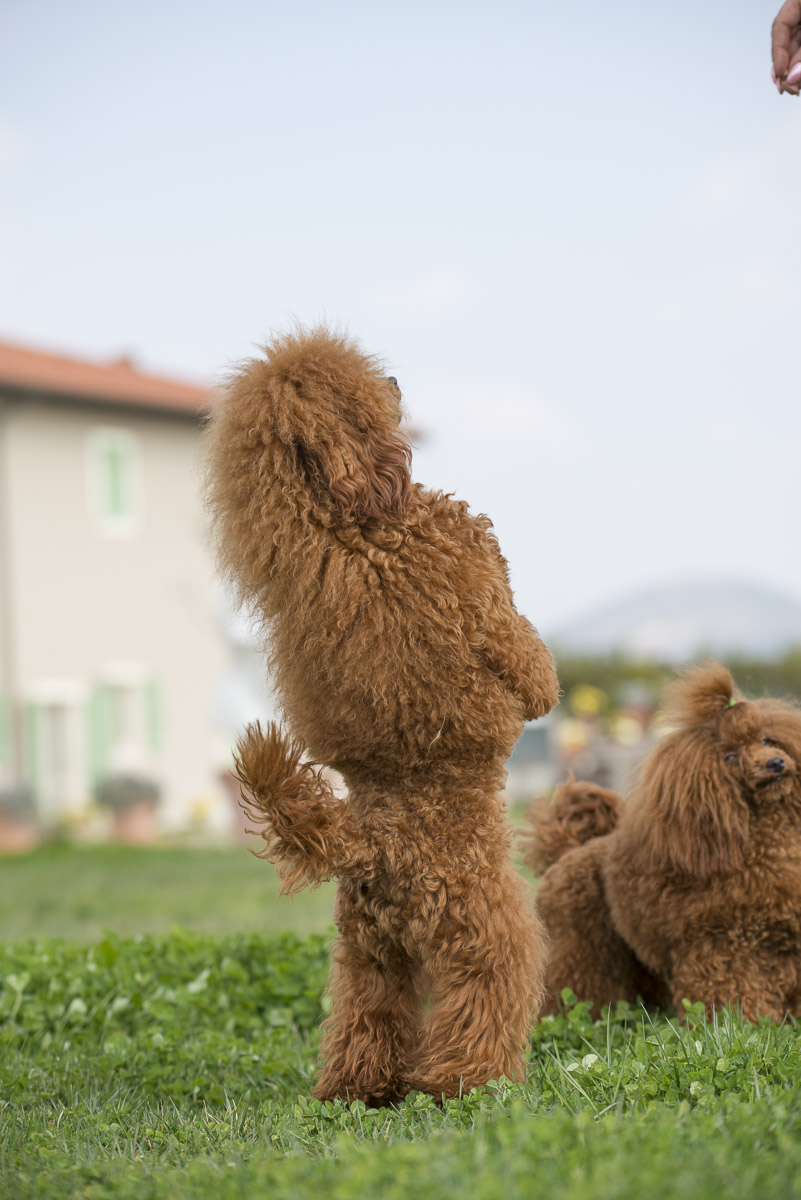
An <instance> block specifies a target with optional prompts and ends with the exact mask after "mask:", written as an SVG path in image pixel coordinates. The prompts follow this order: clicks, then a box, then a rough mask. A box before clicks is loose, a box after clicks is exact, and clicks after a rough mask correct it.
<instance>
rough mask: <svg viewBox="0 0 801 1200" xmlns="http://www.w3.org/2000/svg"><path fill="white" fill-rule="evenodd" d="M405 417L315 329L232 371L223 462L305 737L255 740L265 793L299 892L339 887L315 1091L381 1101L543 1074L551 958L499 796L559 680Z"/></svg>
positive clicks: (479, 534)
mask: <svg viewBox="0 0 801 1200" xmlns="http://www.w3.org/2000/svg"><path fill="white" fill-rule="evenodd" d="M400 419H401V408H400V392H399V390H398V387H397V383H396V381H395V380H394V379H393V378H392V377H387V376H386V375H385V373H384V371H383V369H382V366H381V364H380V363H379V362H378V361H377V360H376V359H375V358H373V357H370V356H368V355H366V354H364V353H363V352H362V351H361V350H360V349H359V348H358V346H356V345H355V344H354V343H353V342H351V341H350V340H348V339H346V338H344V337H340V336H336V335H334V334H331V333H329V332H327V331H326V330H324V329H317V330H313V331H311V332H297V333H294V334H291V335H288V336H285V337H279V338H276V339H275V340H274V341H273V342H272V344H271V345H269V346H268V347H266V350H265V357H264V358H263V359H255V360H253V361H251V362H249V363H248V364H246V365H245V366H244V367H243V368H242V370H241V371H240V372H239V373H238V374H236V375H235V376H234V377H233V379H232V380H231V383H230V386H229V387H228V389H227V392H226V394H225V395H224V397H223V398H222V399H221V400H220V402H219V404H218V406H217V408H216V410H215V413H214V417H213V420H212V424H211V429H210V444H209V460H208V461H209V501H210V506H211V511H212V514H213V517H214V521H215V527H216V532H217V538H218V544H219V553H220V559H221V563H222V566H223V568H224V570H225V572H226V574H227V576H228V578H229V579H230V580H231V581H232V582H233V583H234V584H235V586H236V588H237V591H238V594H239V596H240V598H241V599H242V600H244V601H246V602H248V603H249V604H250V605H252V606H253V608H254V609H255V611H256V613H257V614H258V616H259V617H260V618H261V620H262V622H263V625H264V628H265V632H266V633H268V634H269V646H270V662H271V666H272V669H273V674H274V678H275V682H276V685H277V688H278V692H279V695H280V697H281V702H282V708H283V711H284V714H285V718H286V721H287V723H288V727H289V729H290V730H291V736H290V735H289V734H287V733H285V732H284V731H283V730H281V729H278V728H277V727H275V726H270V727H269V728H268V729H267V730H265V731H263V730H262V729H261V728H260V727H259V726H258V725H256V726H251V727H250V729H249V730H248V731H247V733H246V735H245V736H244V737H243V738H242V739H241V740H240V743H239V746H238V758H237V771H238V776H239V779H240V782H241V784H242V787H243V795H244V797H245V799H246V802H247V805H248V808H249V812H250V815H251V818H252V819H254V820H259V821H261V822H262V824H263V830H262V837H263V838H264V841H265V848H264V852H263V856H264V857H266V858H269V859H271V860H275V862H276V863H277V866H278V870H279V872H280V873H281V875H282V877H283V889H284V891H287V892H289V891H293V890H296V889H298V888H300V887H302V886H304V885H305V884H307V883H311V884H315V883H319V882H320V881H321V880H324V879H330V878H332V877H334V876H336V878H337V880H338V888H337V901H336V914H335V916H336V923H337V926H338V929H339V938H338V941H337V943H336V945H335V947H334V952H333V966H332V976H331V981H330V988H331V994H332V1011H331V1015H330V1016H329V1018H328V1019H327V1021H326V1023H325V1026H324V1035H323V1048H322V1053H321V1072H320V1075H319V1078H318V1081H317V1084H316V1087H315V1089H314V1094H315V1095H316V1096H318V1097H321V1098H329V1097H334V1096H341V1097H349V1098H351V1099H357V1098H358V1099H361V1100H365V1101H367V1102H370V1103H377V1104H382V1103H390V1102H392V1101H396V1100H398V1099H400V1098H402V1097H403V1096H404V1095H406V1093H407V1092H409V1091H410V1090H412V1089H415V1088H416V1089H419V1090H421V1091H426V1092H432V1093H434V1094H435V1095H436V1096H438V1097H439V1096H441V1095H444V1096H454V1095H457V1094H459V1092H461V1091H467V1090H468V1089H470V1088H471V1087H474V1086H476V1085H479V1084H483V1083H485V1082H486V1081H487V1080H489V1079H492V1078H497V1077H498V1076H500V1075H506V1076H507V1077H509V1078H512V1079H519V1078H520V1077H521V1072H522V1060H523V1052H524V1049H525V1047H526V1045H527V1040H528V1031H529V1027H530V1023H531V1020H532V1017H533V1015H534V1013H535V1011H536V1009H537V1007H538V1004H539V1001H540V998H541V987H542V974H543V959H544V951H543V940H542V934H541V931H540V926H539V923H538V921H537V918H536V917H535V915H534V913H533V911H532V910H531V908H530V906H529V904H528V903H527V896H526V891H525V888H524V885H523V883H522V881H521V880H520V879H519V877H518V876H517V874H516V873H515V871H514V870H513V867H512V865H511V861H510V855H511V836H510V830H509V827H508V822H507V819H506V815H505V811H504V806H503V802H502V800H501V798H500V796H499V789H500V788H501V787H502V783H503V769H504V763H505V761H506V759H507V757H508V755H509V753H510V752H511V749H512V747H513V745H514V743H515V742H516V741H517V739H518V737H519V735H520V733H521V731H522V728H523V722H524V721H525V720H531V719H533V718H535V717H538V716H541V715H543V714H544V713H546V712H548V710H549V709H550V708H551V707H552V706H553V705H554V704H555V703H556V700H557V695H558V688H557V680H556V674H555V670H554V665H553V661H552V659H551V656H550V654H549V653H548V650H547V649H546V647H545V646H544V645H543V643H542V641H541V640H540V639H539V637H538V636H537V634H536V631H535V630H534V629H533V628H532V626H531V625H530V624H529V622H528V621H527V620H526V619H525V618H524V617H522V616H520V615H519V613H518V612H517V610H516V609H515V606H514V603H513V600H512V594H511V591H510V588H509V582H508V575H507V570H506V564H505V562H504V560H503V558H502V557H501V554H500V551H499V548H498V544H497V541H496V539H495V537H494V535H493V533H492V530H491V525H490V522H489V521H488V520H487V518H485V517H474V516H471V515H470V513H469V512H468V510H467V506H466V504H464V503H462V502H456V501H454V500H452V499H451V498H450V497H448V496H446V495H443V494H442V493H440V492H432V491H428V490H426V489H425V488H423V487H421V486H420V485H418V484H412V482H411V478H410V474H409V459H410V452H409V447H408V443H407V441H406V439H405V437H404V435H403V432H402V430H401V429H400V426H399V423H400ZM306 754H308V755H309V756H310V758H311V760H312V761H306V759H305V756H306ZM320 764H323V765H328V766H331V767H333V768H335V769H336V770H337V771H339V772H340V773H341V775H342V776H343V778H344V780H345V782H346V784H347V789H348V798H347V800H343V799H340V798H339V797H338V796H336V795H335V794H334V792H333V791H332V789H331V787H330V786H329V785H328V783H327V782H326V780H325V778H324V777H323V776H322V775H321V773H320V768H319V765H320ZM429 1001H430V1002H431V1003H430V1010H429V1011H428V1012H426V1006H427V1003H428V1002H429Z"/></svg>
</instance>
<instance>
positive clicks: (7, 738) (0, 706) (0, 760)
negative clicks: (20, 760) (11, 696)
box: [0, 696, 11, 766]
mask: <svg viewBox="0 0 801 1200" xmlns="http://www.w3.org/2000/svg"><path fill="white" fill-rule="evenodd" d="M10 762H11V702H10V701H9V700H7V699H6V697H5V696H0V766H6V765H7V764H8V763H10Z"/></svg>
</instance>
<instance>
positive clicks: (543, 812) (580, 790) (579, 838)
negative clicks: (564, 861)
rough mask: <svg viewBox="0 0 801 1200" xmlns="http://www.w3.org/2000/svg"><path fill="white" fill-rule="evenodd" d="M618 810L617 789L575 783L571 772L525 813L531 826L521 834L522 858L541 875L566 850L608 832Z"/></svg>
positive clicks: (613, 826) (619, 808) (615, 819)
mask: <svg viewBox="0 0 801 1200" xmlns="http://www.w3.org/2000/svg"><path fill="white" fill-rule="evenodd" d="M622 811H623V801H622V800H621V798H620V796H618V794H617V792H612V791H610V790H609V788H604V787H600V786H599V785H598V784H597V783H583V782H579V783H577V782H576V780H575V779H574V778H573V775H572V773H571V775H570V778H569V779H568V780H567V781H566V782H565V783H563V784H562V785H561V787H558V788H557V789H556V791H555V792H554V794H553V798H552V799H551V800H550V801H548V800H539V801H535V803H534V805H533V806H532V808H531V810H530V812H528V813H526V820H527V821H528V822H529V823H530V825H531V826H532V829H531V831H530V832H529V833H527V834H524V835H523V836H522V838H521V841H522V842H523V846H524V849H523V857H524V859H525V862H526V863H527V865H528V866H529V867H531V869H532V871H534V873H535V874H536V875H543V874H544V873H545V871H547V869H548V867H550V866H551V865H552V864H553V863H555V862H556V860H557V859H559V858H561V857H562V855H563V854H564V853H565V852H566V851H567V850H572V849H574V848H575V847H576V846H583V845H584V843H585V842H588V841H589V840H590V838H596V837H603V836H604V835H605V834H607V833H611V832H612V830H613V829H614V828H615V826H616V825H617V822H618V819H619V817H620V814H621V812H622Z"/></svg>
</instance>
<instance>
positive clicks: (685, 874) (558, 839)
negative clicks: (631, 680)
mask: <svg viewBox="0 0 801 1200" xmlns="http://www.w3.org/2000/svg"><path fill="white" fill-rule="evenodd" d="M665 711H666V716H667V719H668V721H669V722H670V724H671V725H672V726H674V732H672V733H670V734H669V735H668V736H666V737H665V738H664V739H663V740H662V741H661V742H660V743H659V744H658V746H657V747H656V749H655V750H653V752H652V753H651V754H650V755H649V757H648V758H647V759H646V760H645V762H644V764H643V766H642V768H641V771H640V775H639V778H638V780H637V782H636V784H635V786H634V789H633V792H632V795H631V799H630V802H629V803H628V804H627V805H624V804H623V802H622V801H621V800H620V797H619V796H616V795H615V793H614V792H609V791H607V790H606V789H604V788H599V787H595V786H594V785H592V784H588V783H574V782H573V781H572V780H571V781H569V782H568V783H566V784H564V785H563V787H562V788H560V789H559V790H558V791H557V794H556V796H555V799H554V803H553V804H552V805H550V806H547V807H546V806H538V807H535V809H534V810H533V811H532V813H531V814H530V819H531V820H532V822H533V825H534V832H533V836H532V838H531V841H530V844H529V846H528V849H527V853H526V858H527V861H528V863H529V864H530V865H531V866H532V867H533V869H534V870H535V871H539V872H542V871H544V872H545V873H544V876H543V879H542V882H541V884H540V888H539V891H538V893H537V902H538V905H539V908H540V912H541V914H542V916H543V918H544V920H545V924H546V928H547V931H548V934H549V937H550V958H549V966H548V976H547V992H548V999H547V1002H546V1003H547V1006H548V1008H549V1009H550V1010H551V1011H554V1010H555V1009H556V1007H557V1003H558V1000H559V996H560V993H561V990H562V989H563V988H570V989H571V990H572V991H573V992H575V993H576V995H577V996H578V997H579V999H581V1000H592V1001H593V1002H594V1011H595V1012H596V1014H597V1013H598V1012H599V1011H600V1009H601V1007H602V1006H603V1005H605V1004H608V1003H613V1002H615V1001H617V1000H629V1001H634V1000H636V998H637V996H638V995H640V996H642V998H643V1000H645V1002H646V1003H649V1004H652V1005H658V1006H661V1005H666V1004H668V1003H669V1002H670V1001H671V1000H672V1002H673V1004H674V1005H675V1006H676V1008H677V1009H678V1011H679V1013H680V1014H681V1013H682V1011H683V1009H682V1000H684V999H687V1000H690V1001H692V1002H696V1001H701V1002H703V1004H704V1005H705V1007H706V1009H707V1011H708V1012H709V1011H711V1010H713V1009H716V1008H720V1007H721V1006H722V1005H725V1004H732V1005H737V1006H741V1007H742V1011H743V1013H744V1015H745V1016H746V1017H747V1018H749V1019H750V1020H755V1019H756V1018H757V1017H759V1016H772V1017H775V1018H782V1017H783V1016H784V1015H785V1014H786V1013H788V1012H789V1013H792V1014H794V1015H798V1014H801V779H800V778H799V773H798V772H799V765H801V711H799V710H798V709H797V708H794V707H792V706H791V705H789V704H785V703H783V702H781V701H778V700H753V701H748V700H743V699H742V698H741V697H740V696H739V695H737V694H736V693H735V690H734V684H733V682H732V678H731V676H730V675H729V673H728V671H726V670H725V669H724V668H723V667H722V666H719V665H717V664H715V663H712V664H709V665H707V666H705V667H696V668H693V669H691V670H689V671H687V672H686V673H685V675H684V677H683V678H682V679H680V680H679V681H678V682H677V683H675V684H674V685H673V687H672V689H671V690H670V692H669V694H668V698H667V703H666V706H665Z"/></svg>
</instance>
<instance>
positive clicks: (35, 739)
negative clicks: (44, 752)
mask: <svg viewBox="0 0 801 1200" xmlns="http://www.w3.org/2000/svg"><path fill="white" fill-rule="evenodd" d="M41 734H42V708H41V705H39V704H33V703H31V704H27V705H26V706H25V775H26V781H27V783H29V784H30V788H31V791H32V792H33V794H34V796H35V797H36V798H37V799H38V797H39V787H40V784H41V781H42V761H41V747H42V736H41Z"/></svg>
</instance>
